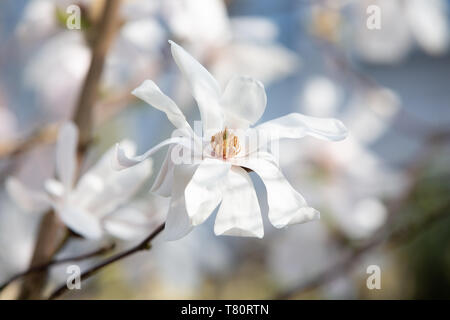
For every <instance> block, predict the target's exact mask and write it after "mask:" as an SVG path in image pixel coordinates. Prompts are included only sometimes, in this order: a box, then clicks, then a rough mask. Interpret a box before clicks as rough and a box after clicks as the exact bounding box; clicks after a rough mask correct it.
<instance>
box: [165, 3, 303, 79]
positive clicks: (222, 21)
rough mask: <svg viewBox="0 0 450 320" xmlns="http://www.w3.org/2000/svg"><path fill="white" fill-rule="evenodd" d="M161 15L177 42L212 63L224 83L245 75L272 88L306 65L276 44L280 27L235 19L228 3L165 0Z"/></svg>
mask: <svg viewBox="0 0 450 320" xmlns="http://www.w3.org/2000/svg"><path fill="white" fill-rule="evenodd" d="M161 12H162V15H163V18H164V20H165V21H167V25H168V27H169V29H170V32H171V33H172V34H173V36H174V37H175V38H176V39H179V40H180V41H183V43H184V44H185V45H186V46H188V48H189V50H190V51H192V52H193V53H195V55H196V56H197V57H200V58H201V61H204V62H207V63H208V66H209V69H210V70H211V71H212V72H213V73H214V74H215V75H216V79H217V80H218V81H219V83H222V82H223V83H225V81H226V80H228V79H229V78H230V77H231V76H232V75H233V74H235V73H237V72H239V73H240V74H247V75H249V76H252V77H254V78H257V79H260V80H261V81H263V82H264V83H266V84H268V83H270V82H272V81H277V80H279V79H280V78H282V77H284V76H286V75H288V74H291V73H292V72H293V71H294V70H295V69H297V68H298V66H299V65H300V59H299V57H298V56H297V55H296V54H295V53H294V52H292V51H291V50H288V49H287V48H285V47H284V46H282V45H280V44H278V43H277V42H276V37H277V35H278V27H277V26H276V24H274V23H273V22H272V21H271V20H270V19H267V18H263V17H257V16H241V17H236V18H235V17H233V18H230V17H229V16H228V14H227V9H226V6H225V4H224V1H223V0H196V1H190V0H163V1H161ZM261 66H264V68H261Z"/></svg>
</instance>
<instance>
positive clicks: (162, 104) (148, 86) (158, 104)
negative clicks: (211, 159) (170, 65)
mask: <svg viewBox="0 0 450 320" xmlns="http://www.w3.org/2000/svg"><path fill="white" fill-rule="evenodd" d="M132 94H133V95H135V96H136V97H138V98H140V99H142V100H144V101H145V102H147V103H148V104H150V105H152V106H153V107H155V108H156V109H158V110H160V111H162V112H164V113H165V114H166V115H167V118H168V119H169V121H170V122H172V124H173V125H174V126H175V127H176V128H178V129H180V130H182V131H183V132H185V134H186V136H193V135H194V133H193V131H192V128H191V127H190V125H189V123H188V122H187V121H186V118H185V116H184V115H183V113H182V112H181V110H180V109H179V108H178V106H177V105H176V104H175V102H173V100H172V99H170V98H169V97H168V96H166V95H165V94H164V93H162V92H161V90H160V89H159V88H158V86H157V85H156V84H155V83H154V82H153V81H151V80H145V81H144V82H143V83H142V84H141V85H140V86H139V87H137V88H136V89H134V90H133V92H132Z"/></svg>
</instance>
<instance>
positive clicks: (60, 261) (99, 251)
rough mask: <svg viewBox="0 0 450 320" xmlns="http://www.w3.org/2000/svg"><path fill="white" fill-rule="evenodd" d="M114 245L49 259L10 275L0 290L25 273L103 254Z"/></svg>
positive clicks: (112, 248)
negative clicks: (76, 254)
mask: <svg viewBox="0 0 450 320" xmlns="http://www.w3.org/2000/svg"><path fill="white" fill-rule="evenodd" d="M115 247H116V245H115V243H111V244H109V245H107V246H104V247H102V248H100V249H97V250H95V251H92V252H89V253H85V254H82V255H79V256H75V257H68V258H62V259H58V260H51V261H49V262H47V263H43V264H41V265H36V266H34V267H32V268H30V269H28V270H26V271H24V272H21V273H18V274H16V275H14V276H12V277H11V278H10V279H9V280H7V281H6V282H5V283H4V284H2V285H1V286H0V292H1V291H2V290H3V289H5V288H6V287H7V286H8V285H10V284H11V283H12V282H13V281H16V280H18V279H20V278H22V277H24V276H26V275H29V274H31V273H35V272H39V271H44V270H46V269H47V268H49V267H52V266H56V265H60V264H64V263H67V262H73V261H81V260H86V259H90V258H93V257H96V256H100V255H103V254H106V253H108V252H110V251H112V250H114V248H115Z"/></svg>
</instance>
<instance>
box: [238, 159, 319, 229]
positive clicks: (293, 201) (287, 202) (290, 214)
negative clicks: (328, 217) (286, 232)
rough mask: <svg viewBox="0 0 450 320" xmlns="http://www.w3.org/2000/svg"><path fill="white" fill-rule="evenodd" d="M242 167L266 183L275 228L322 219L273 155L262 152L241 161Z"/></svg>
mask: <svg viewBox="0 0 450 320" xmlns="http://www.w3.org/2000/svg"><path fill="white" fill-rule="evenodd" d="M240 165H241V166H243V167H245V168H249V169H251V170H253V171H255V172H256V173H257V174H258V175H259V176H260V177H261V179H262V181H263V182H264V184H265V186H266V190H267V202H268V204H269V220H270V222H271V223H272V224H273V225H274V226H275V227H277V228H282V227H285V226H287V225H289V224H295V223H304V222H308V221H311V220H316V219H319V218H320V214H319V212H318V211H317V210H315V209H314V208H311V207H309V206H308V205H307V203H306V201H305V199H304V198H303V197H302V195H301V194H300V193H298V192H297V191H296V190H295V189H294V188H293V187H292V186H291V184H290V183H289V182H288V181H287V180H286V178H285V177H284V175H283V173H282V172H281V171H280V168H279V167H278V164H277V163H276V161H275V159H274V156H273V155H271V154H269V153H267V152H260V153H258V154H257V155H255V156H254V157H251V158H248V159H246V160H243V159H242V160H240Z"/></svg>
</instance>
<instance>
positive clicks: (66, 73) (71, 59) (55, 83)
mask: <svg viewBox="0 0 450 320" xmlns="http://www.w3.org/2000/svg"><path fill="white" fill-rule="evenodd" d="M90 57H91V52H90V51H89V48H88V47H87V45H86V43H85V41H84V38H83V34H81V33H80V32H71V31H62V32H61V33H59V34H57V35H56V36H54V37H52V38H50V39H49V40H48V41H46V42H45V43H44V44H43V45H42V46H41V47H40V48H39V49H38V50H37V51H36V52H35V54H34V55H33V56H32V58H31V59H30V60H29V61H27V63H26V66H25V71H24V72H25V75H24V84H25V87H27V88H29V89H31V90H32V91H33V92H34V93H35V94H36V100H37V101H38V103H39V106H42V108H45V109H46V110H45V111H47V114H48V112H50V113H51V114H53V115H54V114H57V115H58V116H57V118H58V119H60V118H61V117H62V118H68V117H69V115H70V114H71V112H72V110H73V105H75V102H76V99H77V97H78V93H79V90H80V89H81V84H82V80H83V78H84V76H85V75H86V73H87V70H88V68H89V61H90ZM43 74H45V77H43V76H42V75H43Z"/></svg>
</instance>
